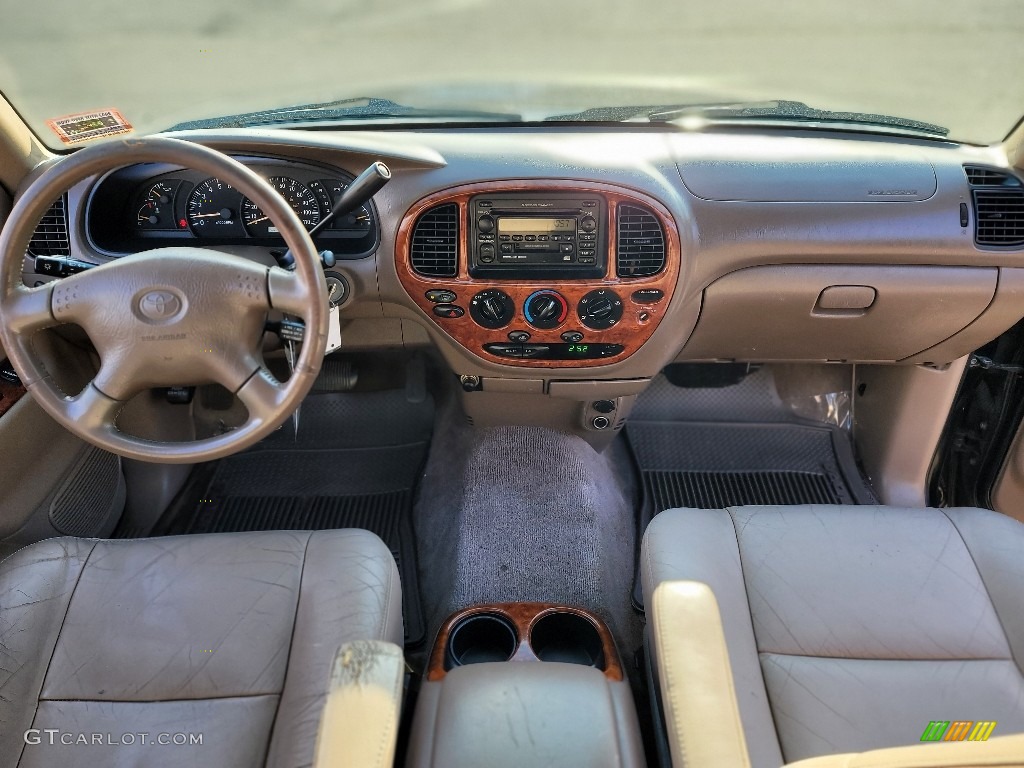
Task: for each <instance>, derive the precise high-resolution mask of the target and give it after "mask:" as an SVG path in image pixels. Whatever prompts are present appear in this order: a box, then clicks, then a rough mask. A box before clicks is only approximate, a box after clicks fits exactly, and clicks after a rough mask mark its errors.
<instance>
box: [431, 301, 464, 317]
mask: <svg viewBox="0 0 1024 768" xmlns="http://www.w3.org/2000/svg"><path fill="white" fill-rule="evenodd" d="M434 314H435V315H437V316H438V317H446V318H449V319H451V318H455V317H462V316H463V315H464V314H466V310H464V309H463V308H462V307H460V306H458V305H456V304H436V305H434Z"/></svg>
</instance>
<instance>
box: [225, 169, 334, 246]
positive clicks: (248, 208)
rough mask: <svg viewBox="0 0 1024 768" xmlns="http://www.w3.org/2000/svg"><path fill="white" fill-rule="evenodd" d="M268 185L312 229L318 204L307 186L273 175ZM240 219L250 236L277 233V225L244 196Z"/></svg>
mask: <svg viewBox="0 0 1024 768" xmlns="http://www.w3.org/2000/svg"><path fill="white" fill-rule="evenodd" d="M269 181H270V186H272V187H273V188H274V189H276V190H277V191H278V192H280V193H281V197H283V198H284V199H285V200H287V201H288V205H290V206H291V207H292V210H293V211H295V213H296V214H297V215H298V217H299V219H300V220H301V221H302V223H303V224H304V225H305V226H306V229H312V228H313V227H314V226H316V224H317V222H319V221H320V205H319V204H318V203H317V201H316V197H315V196H314V195H313V193H312V192H311V191H310V189H309V187H307V186H306V185H305V184H302V183H300V182H298V181H296V180H295V179H290V178H288V177H287V176H274V177H273V178H271V179H269ZM242 220H243V221H244V222H245V229H246V231H247V232H248V233H249V234H250V235H251V236H252V237H269V236H271V235H276V234H277V227H276V226H274V224H273V222H271V221H270V218H269V217H268V216H267V214H265V213H264V212H263V209H262V208H260V207H259V206H258V205H256V203H254V202H253V201H252V200H250V199H249V198H246V199H245V201H244V202H243V203H242Z"/></svg>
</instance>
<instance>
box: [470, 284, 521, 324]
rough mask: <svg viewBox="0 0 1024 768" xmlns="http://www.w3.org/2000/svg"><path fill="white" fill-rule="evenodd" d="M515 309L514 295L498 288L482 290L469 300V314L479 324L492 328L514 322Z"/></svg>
mask: <svg viewBox="0 0 1024 768" xmlns="http://www.w3.org/2000/svg"><path fill="white" fill-rule="evenodd" d="M515 311H516V307H515V303H514V302H513V301H512V297H511V296H509V295H508V294H507V293H505V292H504V291H499V290H498V289H497V288H491V289H489V290H486V291H480V293H478V294H476V296H474V297H473V298H472V299H471V300H470V302H469V314H470V316H471V317H472V318H473V320H475V321H476V323H477V325H480V326H483V327H484V328H490V329H492V330H494V329H496V328H504V327H505V326H506V325H508V324H509V323H510V322H512V316H513V315H514V314H515Z"/></svg>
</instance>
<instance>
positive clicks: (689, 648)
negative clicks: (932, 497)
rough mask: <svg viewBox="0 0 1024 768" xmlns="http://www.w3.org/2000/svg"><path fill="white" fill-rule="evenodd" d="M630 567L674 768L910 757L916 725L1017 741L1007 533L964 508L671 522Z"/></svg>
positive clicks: (1018, 556)
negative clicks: (976, 730)
mask: <svg viewBox="0 0 1024 768" xmlns="http://www.w3.org/2000/svg"><path fill="white" fill-rule="evenodd" d="M641 556H642V578H643V586H644V595H645V596H648V597H647V598H646V601H647V603H648V606H647V612H648V619H649V626H650V627H651V631H650V633H649V635H650V641H651V645H652V657H653V659H654V660H655V667H656V675H657V678H658V680H657V685H658V686H659V688H660V692H661V701H662V703H663V705H664V708H665V719H666V721H667V725H668V733H669V742H670V744H671V751H672V756H673V763H674V764H676V765H683V764H684V762H683V761H682V756H683V754H684V753H685V754H686V758H687V759H686V762H685V764H686V765H689V766H700V765H714V766H733V765H736V766H742V765H745V764H746V759H747V756H748V755H749V763H750V764H752V765H754V766H756V767H757V768H761V767H762V766H764V767H767V766H771V768H777V766H780V765H782V764H783V763H786V762H792V761H796V760H801V759H805V758H810V757H815V756H819V755H828V754H838V753H855V752H863V751H865V750H871V749H878V748H883V747H897V746H902V745H912V744H919V743H920V740H921V737H922V734H923V733H924V731H925V729H926V728H927V726H928V724H929V722H930V721H934V720H941V721H958V720H959V721H996V722H997V723H998V725H997V726H996V727H995V729H994V732H993V734H992V735H993V736H994V737H998V736H1001V735H1005V734H1013V733H1019V732H1024V671H1022V670H1024V525H1022V524H1021V523H1019V522H1017V521H1015V520H1012V519H1010V518H1008V517H1006V516H1004V515H1000V514H997V513H994V512H989V511H986V510H977V509H947V510H937V509H895V508H887V507H838V506H837V507H828V506H815V507H743V508H733V509H729V510H693V509H685V510H671V511H668V512H664V513H662V514H660V515H658V516H657V517H656V518H655V519H654V521H653V522H652V523H651V525H650V526H649V527H648V530H647V532H646V533H645V536H644V541H643V547H642V555H641ZM704 585H706V587H705V586H704ZM656 589H657V590H658V591H657V592H656ZM716 601H717V608H716ZM719 613H720V616H721V620H720V624H718V621H719V619H718V617H719ZM716 637H717V638H718V640H717V641H716ZM716 645H717V648H716ZM733 694H734V695H733ZM737 712H738V717H737V716H736V714H737ZM744 742H745V746H744ZM737 743H739V744H740V747H741V748H740V749H737V748H736V744H737ZM925 746H927V745H925ZM1022 760H1024V756H1022ZM858 764H860V763H858ZM891 764H893V765H895V764H897V763H891Z"/></svg>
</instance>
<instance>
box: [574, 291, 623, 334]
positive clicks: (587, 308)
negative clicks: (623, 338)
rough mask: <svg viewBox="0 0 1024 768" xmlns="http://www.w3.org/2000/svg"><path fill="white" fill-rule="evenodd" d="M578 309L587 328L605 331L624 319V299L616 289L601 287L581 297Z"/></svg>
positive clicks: (581, 320)
mask: <svg viewBox="0 0 1024 768" xmlns="http://www.w3.org/2000/svg"><path fill="white" fill-rule="evenodd" d="M576 311H577V312H578V313H579V316H580V322H581V323H583V324H584V325H585V326H587V328H593V329H594V330H597V331H603V330H605V329H607V328H611V327H612V326H613V325H615V324H616V323H617V322H619V320H621V319H622V299H620V298H619V296H618V294H616V293H615V292H614V291H609V290H607V289H604V288H600V289H598V290H595V291H591V292H590V293H588V294H587V295H585V296H584V297H583V298H582V299H580V303H579V304H578V305H577V306H576Z"/></svg>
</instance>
